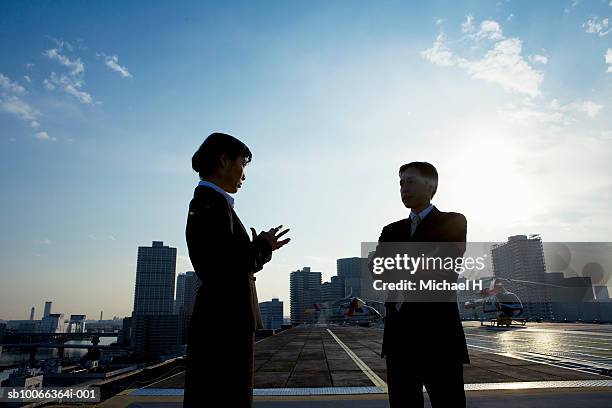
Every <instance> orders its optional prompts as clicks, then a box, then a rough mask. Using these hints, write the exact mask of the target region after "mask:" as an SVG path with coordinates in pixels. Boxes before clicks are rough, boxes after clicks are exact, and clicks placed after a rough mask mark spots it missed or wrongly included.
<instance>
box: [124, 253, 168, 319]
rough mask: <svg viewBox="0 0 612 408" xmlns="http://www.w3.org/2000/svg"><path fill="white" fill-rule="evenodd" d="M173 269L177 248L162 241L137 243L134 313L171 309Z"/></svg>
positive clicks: (160, 312) (161, 311) (159, 311)
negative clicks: (143, 244) (147, 243)
mask: <svg viewBox="0 0 612 408" xmlns="http://www.w3.org/2000/svg"><path fill="white" fill-rule="evenodd" d="M175 272H176V248H170V247H168V246H164V243H163V242H161V241H153V245H152V246H150V247H138V260H137V263H136V287H135V290H134V313H138V314H155V315H158V314H171V313H173V311H174V310H173V309H174V277H175Z"/></svg>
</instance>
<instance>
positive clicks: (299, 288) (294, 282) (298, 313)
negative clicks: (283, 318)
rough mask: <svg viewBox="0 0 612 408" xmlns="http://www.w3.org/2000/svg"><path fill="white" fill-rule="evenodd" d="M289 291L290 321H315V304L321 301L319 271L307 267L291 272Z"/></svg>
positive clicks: (297, 322)
mask: <svg viewBox="0 0 612 408" xmlns="http://www.w3.org/2000/svg"><path fill="white" fill-rule="evenodd" d="M289 292H290V299H289V302H290V311H291V323H292V324H301V323H306V322H314V321H316V319H317V316H316V313H315V309H316V308H315V304H318V303H320V302H321V272H312V271H311V270H310V268H309V267H304V268H302V270H301V271H300V270H297V271H295V272H291V275H290V277H289Z"/></svg>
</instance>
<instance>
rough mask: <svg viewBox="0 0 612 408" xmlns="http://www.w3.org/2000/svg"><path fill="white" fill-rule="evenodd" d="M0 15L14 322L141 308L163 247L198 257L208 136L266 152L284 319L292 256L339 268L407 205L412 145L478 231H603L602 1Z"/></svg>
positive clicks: (239, 198)
mask: <svg viewBox="0 0 612 408" xmlns="http://www.w3.org/2000/svg"><path fill="white" fill-rule="evenodd" d="M0 10H1V13H0V16H2V17H0V27H2V32H3V34H4V35H3V36H0V55H1V56H2V58H1V61H2V62H1V63H0V75H1V76H0V127H1V128H2V131H0V163H2V171H1V172H0V174H1V175H0V177H1V181H2V184H3V200H2V201H1V202H0V223H1V225H2V226H3V228H2V232H0V259H2V260H1V261H0V262H1V265H0V279H1V280H2V285H0V319H5V320H9V319H27V317H28V315H29V311H30V308H31V307H32V305H34V306H36V308H37V312H39V310H40V309H39V308H40V305H41V304H42V302H43V301H45V300H53V301H54V309H56V310H59V311H61V312H62V313H64V314H65V315H70V314H76V313H82V314H86V315H87V316H92V317H95V316H98V314H99V312H100V311H101V310H104V312H105V314H106V315H108V316H122V317H123V316H129V314H130V312H131V309H132V306H133V300H134V296H133V295H134V294H133V289H134V281H135V277H136V263H137V254H136V248H137V247H138V246H141V245H148V244H149V243H151V242H152V241H163V242H164V243H166V244H167V245H169V246H171V247H174V248H177V264H176V272H177V273H181V272H186V271H191V270H193V268H192V267H191V265H190V262H189V259H188V254H187V249H186V244H185V237H184V229H185V222H186V216H187V207H188V203H189V200H190V199H191V197H192V194H193V189H194V187H195V185H196V184H197V175H196V174H195V173H194V172H193V171H192V170H191V168H190V159H191V155H192V154H193V153H194V152H195V150H196V149H197V147H198V146H199V144H200V143H201V142H202V140H203V139H204V138H205V137H206V136H207V135H208V134H210V133H212V132H213V131H225V132H228V133H231V134H233V135H235V136H236V137H238V138H240V139H241V140H243V141H244V142H245V143H246V144H247V145H248V146H249V147H250V148H251V150H252V151H253V153H254V157H253V162H252V163H251V164H249V166H248V167H247V169H246V177H247V179H246V182H245V184H244V186H243V187H242V189H241V191H240V192H239V193H237V194H236V195H235V198H236V211H237V213H238V214H239V215H240V217H241V219H242V220H243V221H244V223H245V226H246V227H247V228H248V227H250V226H253V227H255V228H256V229H257V231H260V230H262V229H268V228H270V227H272V226H277V225H279V224H283V225H286V226H287V227H290V228H291V234H290V235H291V238H292V241H291V243H290V244H289V245H287V246H286V247H285V248H283V249H282V250H281V251H279V252H275V253H274V255H273V257H272V261H271V262H270V263H269V264H267V265H266V266H265V268H264V270H262V271H261V272H258V274H257V287H258V295H259V298H260V300H267V299H272V298H279V299H281V300H284V301H285V303H284V305H285V313H284V314H285V315H288V303H289V302H288V300H289V295H288V294H289V274H290V272H292V271H295V270H297V269H300V268H302V267H304V266H309V267H311V268H312V269H313V270H316V271H321V272H322V274H323V275H322V276H323V281H328V280H329V278H330V277H331V276H332V275H334V274H335V271H336V259H338V258H343V257H351V256H357V255H358V254H359V252H360V244H361V242H371V241H376V240H377V238H378V236H379V233H380V230H381V228H382V227H383V226H384V225H386V224H388V223H390V222H392V221H395V220H398V219H401V218H406V217H407V216H408V210H407V209H406V208H404V207H403V205H402V203H401V201H400V198H399V185H398V179H397V170H398V168H399V166H400V165H401V164H403V163H406V162H408V161H413V160H425V161H429V162H431V163H433V164H434V165H435V166H436V167H437V168H438V171H439V174H440V183H439V188H438V192H437V193H436V196H435V197H434V199H433V203H434V204H435V205H436V206H438V207H439V208H440V209H441V210H443V211H457V212H461V213H463V214H464V215H465V216H466V217H467V220H468V241H473V242H484V241H503V240H505V239H506V238H507V237H509V236H512V235H516V234H523V233H525V234H530V233H539V234H541V236H542V238H543V240H544V241H565V242H575V241H606V240H608V236H609V231H610V228H611V227H612V210H611V209H610V206H609V204H606V203H609V202H610V198H611V195H612V181H611V180H610V174H612V171H611V170H612V168H611V165H610V164H609V162H608V158H609V157H610V156H611V154H610V153H612V125H611V123H610V119H609V118H610V117H612V114H611V112H610V102H611V95H612V93H611V92H610V91H611V89H612V88H611V87H612V49H611V48H610V43H609V39H610V38H611V37H610V36H611V35H612V34H610V33H609V29H608V27H607V24H608V23H606V24H604V23H603V20H604V19H606V18H609V17H610V15H612V7H611V6H610V4H609V2H608V1H592V2H576V4H574V2H572V1H565V2H542V3H538V4H533V5H531V4H530V5H526V4H515V2H503V1H502V2H499V3H495V2H484V1H483V2H456V3H453V4H451V5H448V4H444V5H442V4H441V3H438V2H427V3H424V4H420V5H418V6H415V5H412V4H402V3H399V2H389V3H385V4H360V5H354V4H353V5H351V6H350V7H349V6H347V5H343V4H341V3H334V4H326V3H324V2H320V3H309V4H308V5H306V4H291V5H290V4H284V5H275V7H270V8H268V9H266V10H265V11H264V10H263V8H262V7H258V6H257V5H252V4H248V3H242V4H237V5H235V6H216V5H212V4H203V3H200V2H186V3H182V4H181V5H178V6H177V5H172V6H170V5H167V4H164V3H157V4H150V5H149V7H147V8H141V7H138V6H134V5H125V6H124V7H122V12H121V13H117V12H116V11H114V10H113V7H111V6H110V5H108V6H107V5H105V4H104V3H89V4H87V5H84V4H65V3H57V4H55V5H54V6H53V7H45V8H43V7H36V6H35V3H32V4H26V5H24V4H23V3H21V2H3V3H2V5H0ZM606 21H608V20H606ZM143 44H146V45H147V46H143Z"/></svg>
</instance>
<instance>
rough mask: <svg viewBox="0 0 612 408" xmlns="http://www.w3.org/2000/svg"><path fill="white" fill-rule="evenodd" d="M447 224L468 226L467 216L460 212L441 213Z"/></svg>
mask: <svg viewBox="0 0 612 408" xmlns="http://www.w3.org/2000/svg"><path fill="white" fill-rule="evenodd" d="M440 214H441V215H442V216H443V217H444V220H445V221H446V222H452V223H454V224H467V219H466V218H465V215H463V214H461V213H459V212H452V211H451V212H440Z"/></svg>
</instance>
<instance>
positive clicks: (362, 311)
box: [306, 296, 382, 326]
mask: <svg viewBox="0 0 612 408" xmlns="http://www.w3.org/2000/svg"><path fill="white" fill-rule="evenodd" d="M369 303H371V304H374V303H380V302H375V301H369ZM306 313H310V314H316V316H317V319H316V320H317V321H318V322H320V323H335V324H346V325H358V326H370V325H371V324H372V323H376V322H378V321H379V320H381V319H382V316H381V315H380V313H379V312H378V310H376V309H375V308H374V307H372V306H371V305H368V304H367V303H366V301H364V300H362V299H360V298H358V297H354V296H347V297H345V298H343V299H339V300H337V301H334V302H325V303H315V304H314V305H313V307H312V308H311V309H307V310H306Z"/></svg>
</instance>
